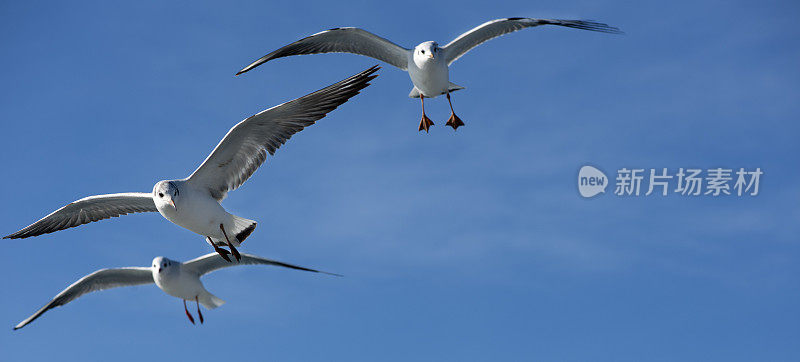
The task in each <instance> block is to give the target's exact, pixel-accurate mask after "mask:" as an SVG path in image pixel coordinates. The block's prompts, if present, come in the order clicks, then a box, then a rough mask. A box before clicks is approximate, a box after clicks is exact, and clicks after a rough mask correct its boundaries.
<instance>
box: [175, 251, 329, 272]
mask: <svg viewBox="0 0 800 362" xmlns="http://www.w3.org/2000/svg"><path fill="white" fill-rule="evenodd" d="M258 264H262V265H275V266H281V267H284V268H290V269H296V270H304V271H309V272H314V273H323V274H330V275H335V276H341V275H339V274H334V273H328V272H324V271H319V270H314V269H309V268H305V267H302V266H297V265H293V264H287V263H284V262H280V261H277V260H272V259H267V258H262V257H260V256H255V255H250V254H242V260H240V261H239V262H236V261H235V259H234V261H233V262H228V261H226V260H224V259H222V257H220V256H219V254H217V253H211V254H206V255H203V256H201V257H199V258H197V259H192V260H189V261H187V262H185V263H183V266H184V267H185V268H188V269H191V270H193V271H195V272H196V273H197V274H198V275H205V274H208V273H211V272H212V271H215V270H217V269H222V268H227V267H230V266H238V265H258Z"/></svg>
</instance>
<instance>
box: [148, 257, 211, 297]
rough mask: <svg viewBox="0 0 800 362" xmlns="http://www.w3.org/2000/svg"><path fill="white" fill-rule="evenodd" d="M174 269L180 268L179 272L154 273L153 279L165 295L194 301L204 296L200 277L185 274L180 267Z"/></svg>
mask: <svg viewBox="0 0 800 362" xmlns="http://www.w3.org/2000/svg"><path fill="white" fill-rule="evenodd" d="M173 268H178V270H173V271H172V272H162V273H159V272H158V271H156V270H154V271H153V279H154V280H155V282H156V285H157V286H158V287H159V288H161V290H163V291H164V293H167V294H169V295H171V296H173V297H177V298H181V299H185V300H194V298H195V297H196V296H200V295H202V293H203V292H204V291H205V288H204V287H203V283H202V282H201V281H200V277H199V276H197V275H195V274H193V273H187V272H183V271H182V270H180V268H181V266H179V265H176V266H173Z"/></svg>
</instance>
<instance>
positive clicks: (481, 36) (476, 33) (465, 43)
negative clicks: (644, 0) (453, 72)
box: [442, 18, 622, 65]
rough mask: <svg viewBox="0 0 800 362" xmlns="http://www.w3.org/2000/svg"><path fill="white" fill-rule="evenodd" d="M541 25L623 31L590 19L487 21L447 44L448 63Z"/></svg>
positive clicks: (446, 57) (445, 49)
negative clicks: (488, 43) (478, 47)
mask: <svg viewBox="0 0 800 362" xmlns="http://www.w3.org/2000/svg"><path fill="white" fill-rule="evenodd" d="M539 25H558V26H565V27H568V28H575V29H583V30H591V31H598V32H601V33H612V34H620V33H622V32H621V31H620V30H619V29H617V28H615V27H613V26H608V25H606V24H603V23H597V22H594V21H589V20H561V19H531V18H505V19H496V20H491V21H487V22H485V23H483V24H481V25H478V26H477V27H475V28H473V29H472V30H470V31H468V32H466V33H464V34H461V35H460V36H459V37H458V38H455V39H454V40H453V41H451V42H450V43H449V44H447V45H445V46H444V48H442V50H443V51H444V56H445V59H446V60H447V65H450V64H452V63H453V62H455V61H456V59H458V58H460V57H461V56H462V55H464V54H466V53H467V52H468V51H470V49H472V48H474V47H476V46H478V45H480V44H481V43H483V42H485V41H487V40H490V39H493V38H496V37H498V36H501V35H503V34H508V33H511V32H514V31H517V30H522V29H525V28H530V27H534V26H539Z"/></svg>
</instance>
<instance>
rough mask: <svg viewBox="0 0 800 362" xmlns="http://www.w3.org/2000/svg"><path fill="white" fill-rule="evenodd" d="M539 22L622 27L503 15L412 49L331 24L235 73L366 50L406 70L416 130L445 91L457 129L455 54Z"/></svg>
mask: <svg viewBox="0 0 800 362" xmlns="http://www.w3.org/2000/svg"><path fill="white" fill-rule="evenodd" d="M539 25H558V26H565V27H568V28H575V29H583V30H591V31H598V32H602V33H615V34H618V33H621V31H620V30H619V29H617V28H615V27H613V26H608V25H606V24H602V23H597V22H594V21H585V20H561V19H531V18H505V19H496V20H491V21H487V22H485V23H483V24H481V25H478V26H477V27H475V28H473V29H472V30H470V31H468V32H466V33H464V34H461V35H460V36H459V37H458V38H455V39H454V40H453V41H451V42H450V43H449V44H447V45H445V46H444V47H441V48H440V47H439V44H437V43H436V42H435V41H426V42H424V43H420V44H419V45H417V46H416V47H414V49H406V48H403V47H401V46H399V45H397V44H395V43H392V42H391V41H389V40H387V39H384V38H381V37H379V36H377V35H375V34H372V33H370V32H368V31H366V30H363V29H359V28H334V29H330V30H325V31H323V32H319V33H316V34H314V35H311V36H309V37H306V38H303V39H300V40H298V41H296V42H294V43H291V44H289V45H286V46H284V47H282V48H280V49H278V50H276V51H274V52H272V53H269V54H267V55H265V56H263V57H261V58H260V59H258V60H256V61H255V62H253V63H251V64H250V65H248V66H246V67H245V68H244V69H242V70H240V71H239V72H238V73H236V75H239V74H242V73H244V72H246V71H248V70H250V69H253V68H255V67H257V66H259V65H261V64H263V63H266V62H268V61H270V60H272V59H277V58H282V57H288V56H291V55H303V54H321V53H354V54H360V55H366V56H368V57H372V58H375V59H378V60H381V61H384V62H386V63H389V64H391V65H394V66H395V67H398V68H400V69H402V70H405V71H407V72H408V75H409V76H410V77H411V82H412V83H414V88H413V89H411V93H409V95H408V96H409V97H411V98H419V99H420V101H421V103H422V120H421V121H420V123H419V130H420V131H422V130H425V132H428V128H430V126H432V125H433V121H431V120H430V118H428V116H427V115H425V97H427V98H435V97H438V96H440V95H442V94H446V95H447V102H448V103H449V104H450V119H448V120H447V125H448V126H451V127H453V129H454V130H455V129H457V128H458V127H459V126H463V125H464V122H462V121H461V119H459V118H458V117H457V116H456V114H455V112H454V111H453V103H452V102H451V101H450V92H454V91H457V90H459V89H464V87H461V86H459V85H456V84H453V83H451V82H450V76H449V74H448V67H449V66H450V64H453V62H455V61H456V59H458V58H460V57H461V56H462V55H464V54H466V53H467V52H468V51H470V49H472V48H474V47H476V46H478V45H480V44H481V43H483V42H485V41H487V40H489V39H492V38H496V37H498V36H500V35H503V34H507V33H511V32H514V31H517V30H521V29H524V28H530V27H534V26H539Z"/></svg>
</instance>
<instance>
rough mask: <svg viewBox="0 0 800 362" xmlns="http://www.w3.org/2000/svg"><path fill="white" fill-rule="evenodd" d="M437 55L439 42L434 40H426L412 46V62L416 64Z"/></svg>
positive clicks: (433, 58)
mask: <svg viewBox="0 0 800 362" xmlns="http://www.w3.org/2000/svg"><path fill="white" fill-rule="evenodd" d="M438 56H439V44H437V43H436V42H435V41H426V42H424V43H420V44H419V45H417V46H416V47H414V62H415V63H417V64H420V63H423V64H424V63H427V62H430V61H434V60H436V57H438Z"/></svg>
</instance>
